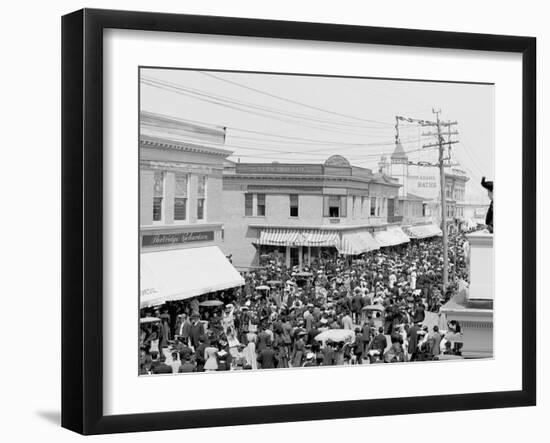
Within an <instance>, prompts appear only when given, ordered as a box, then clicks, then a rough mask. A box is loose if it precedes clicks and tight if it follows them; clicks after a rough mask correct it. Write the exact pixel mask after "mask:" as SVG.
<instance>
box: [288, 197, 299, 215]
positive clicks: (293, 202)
mask: <svg viewBox="0 0 550 443" xmlns="http://www.w3.org/2000/svg"><path fill="white" fill-rule="evenodd" d="M290 216H291V217H298V196H297V195H290Z"/></svg>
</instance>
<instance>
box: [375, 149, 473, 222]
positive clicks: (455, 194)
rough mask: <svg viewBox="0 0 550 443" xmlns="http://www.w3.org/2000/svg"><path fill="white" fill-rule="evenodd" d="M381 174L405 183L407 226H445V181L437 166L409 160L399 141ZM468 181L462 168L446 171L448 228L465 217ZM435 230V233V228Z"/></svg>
mask: <svg viewBox="0 0 550 443" xmlns="http://www.w3.org/2000/svg"><path fill="white" fill-rule="evenodd" d="M379 171H381V172H382V173H385V174H388V175H389V176H391V177H393V178H395V179H397V180H398V182H399V183H400V184H401V188H400V191H399V215H400V216H401V217H402V225H403V226H404V227H406V228H408V227H411V226H413V227H414V226H417V225H436V226H442V223H441V218H442V211H441V180H440V172H439V168H438V167H436V166H435V163H430V162H421V161H417V162H412V161H409V157H408V155H407V153H406V152H405V150H404V149H403V146H402V145H401V142H400V141H399V140H397V141H396V144H395V149H394V151H393V153H392V155H391V157H390V160H389V161H388V160H387V158H386V157H382V158H381V160H380V162H379ZM468 180H469V178H468V177H467V176H466V173H465V172H464V171H462V170H461V169H460V167H459V166H458V165H456V166H451V167H447V168H446V169H445V203H446V209H445V210H446V214H445V219H446V226H453V225H454V222H455V221H456V220H457V219H462V218H463V217H464V208H463V203H464V201H465V199H466V182H467V181H468ZM431 231H433V232H435V231H434V230H433V229H431Z"/></svg>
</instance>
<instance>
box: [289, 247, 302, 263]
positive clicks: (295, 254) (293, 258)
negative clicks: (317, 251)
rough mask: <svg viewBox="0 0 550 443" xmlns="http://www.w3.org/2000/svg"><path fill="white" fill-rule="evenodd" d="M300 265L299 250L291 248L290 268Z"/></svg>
mask: <svg viewBox="0 0 550 443" xmlns="http://www.w3.org/2000/svg"><path fill="white" fill-rule="evenodd" d="M299 264H300V256H299V250H298V248H292V247H291V248H290V266H298V265H299Z"/></svg>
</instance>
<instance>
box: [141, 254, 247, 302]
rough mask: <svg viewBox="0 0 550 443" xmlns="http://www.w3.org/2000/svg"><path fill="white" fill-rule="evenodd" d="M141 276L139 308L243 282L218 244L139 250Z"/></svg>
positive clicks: (242, 283)
mask: <svg viewBox="0 0 550 443" xmlns="http://www.w3.org/2000/svg"><path fill="white" fill-rule="evenodd" d="M140 277H141V281H140V287H141V298H140V306H141V307H142V308H146V307H149V306H157V305H161V304H163V303H164V302H166V301H173V300H184V299H187V298H191V297H195V296H197V295H201V294H206V293H208V292H214V291H221V290H223V289H228V288H234V287H237V286H242V285H244V279H243V278H242V277H241V275H240V274H239V273H238V272H237V270H236V269H235V268H234V267H233V265H232V264H231V263H230V262H229V260H227V258H226V257H225V255H224V254H223V253H222V251H220V249H219V248H218V247H217V246H205V247H202V248H192V249H173V250H166V251H157V252H145V253H142V254H141V261H140Z"/></svg>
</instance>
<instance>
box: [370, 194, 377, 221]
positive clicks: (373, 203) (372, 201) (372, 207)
mask: <svg viewBox="0 0 550 443" xmlns="http://www.w3.org/2000/svg"><path fill="white" fill-rule="evenodd" d="M370 215H371V217H374V216H375V215H376V197H371V198H370Z"/></svg>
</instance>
